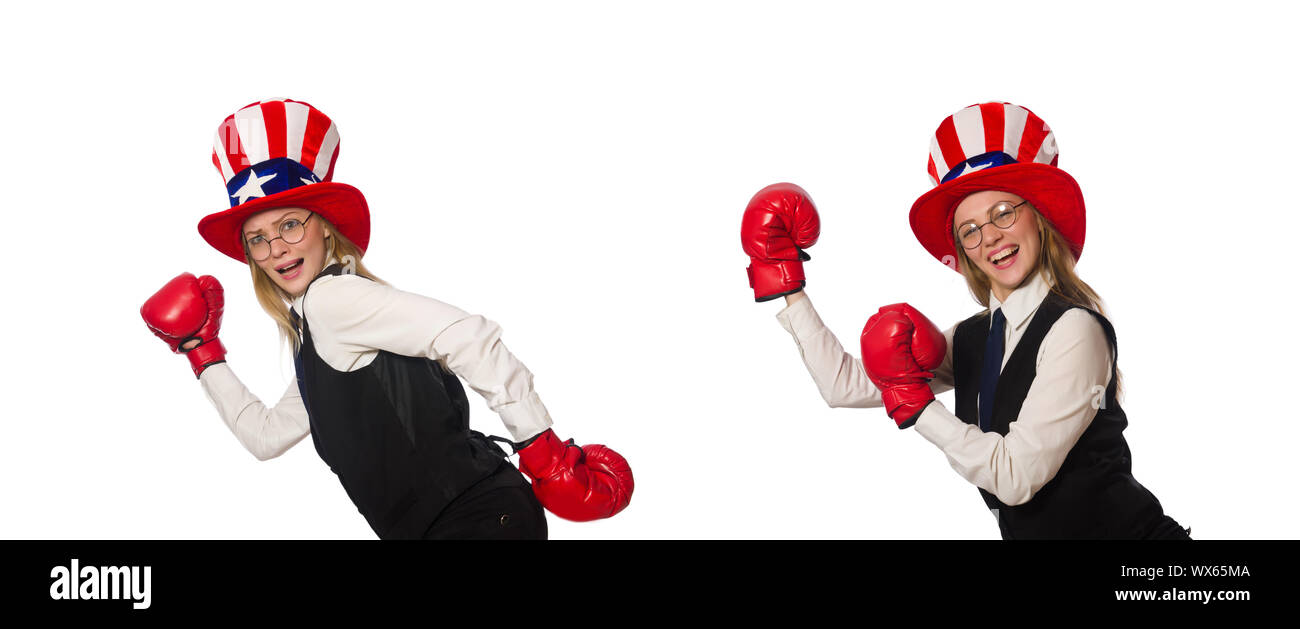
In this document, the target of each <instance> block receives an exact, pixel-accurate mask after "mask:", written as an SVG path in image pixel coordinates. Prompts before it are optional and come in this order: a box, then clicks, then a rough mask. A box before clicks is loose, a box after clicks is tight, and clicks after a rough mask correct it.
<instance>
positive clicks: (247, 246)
mask: <svg viewBox="0 0 1300 629" xmlns="http://www.w3.org/2000/svg"><path fill="white" fill-rule="evenodd" d="M313 216H316V213H315V212H313V211H311V210H307V218H304V219H302V227H303V230H302V238H299V239H297V240H292V241H291V240H289V239H288V238H285V237H284V234H283V233H281V231H280V228H281V227H284V224H285V223H288V222H289V221H296V220H298V219H296V218H293V217H287V218H285V219H284V220H282V221H280V224H279V225H276V227H275V233H276V236H275V237H274V238H267V239H266V256H265V257H261V258H256V257H253V245H252V244H250V243H249V242H248V239H247V238H245V239H244V249H245V250H246V251H248V257H250V258H253V261H254V262H262V261H263V260H266V259H268V258H270V257H271V243H272V242H274V241H276V240H283V241H284V242H285V244H290V245H296V244H298V243H300V242H302V241H303V238H306V237H307V221H310V220H311V219H312V217H313ZM263 235H264V234H262V233H261V232H258V234H257V236H263ZM255 237H256V236H255Z"/></svg>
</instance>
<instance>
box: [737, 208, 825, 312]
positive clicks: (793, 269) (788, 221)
mask: <svg viewBox="0 0 1300 629" xmlns="http://www.w3.org/2000/svg"><path fill="white" fill-rule="evenodd" d="M819 234H821V218H820V217H818V216H817V206H815V205H813V202H812V198H810V197H809V196H808V193H807V192H804V190H803V188H800V187H799V186H796V185H794V184H792V183H778V184H773V185H770V186H768V187H766V188H763V189H762V190H759V191H758V194H756V195H754V198H753V199H750V200H749V206H748V207H746V208H745V218H744V219H743V220H742V221H741V223H740V243H741V245H743V246H744V248H745V253H747V254H749V263H750V264H749V269H748V271H749V286H750V288H753V289H754V301H768V300H769V299H776V298H777V297H781V296H783V295H790V294H793V293H797V292H799V291H801V290H803V286H804V275H803V263H804V261H805V260H810V259H811V258H810V257H809V256H808V254H807V253H804V251H803V250H804V249H806V248H808V247H811V246H813V245H814V244H816V243H817V236H818V235H819Z"/></svg>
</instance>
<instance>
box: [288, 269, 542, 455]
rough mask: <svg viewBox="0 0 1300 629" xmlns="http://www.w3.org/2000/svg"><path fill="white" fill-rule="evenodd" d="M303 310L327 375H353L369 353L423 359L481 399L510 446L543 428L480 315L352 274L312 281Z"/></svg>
mask: <svg viewBox="0 0 1300 629" xmlns="http://www.w3.org/2000/svg"><path fill="white" fill-rule="evenodd" d="M303 309H304V310H305V311H306V312H305V313H303V316H305V317H306V318H307V323H308V324H309V325H310V326H311V331H312V339H313V342H314V344H315V345H316V350H317V352H318V353H319V354H320V357H321V359H322V360H324V361H325V362H326V363H328V364H329V365H330V366H331V367H334V368H335V369H338V370H340V371H352V370H355V369H359V368H361V367H363V366H365V365H366V364H369V362H370V361H372V360H374V352H375V351H376V350H382V351H387V352H392V353H394V354H400V355H403V356H421V357H425V358H429V359H431V360H436V361H438V362H440V363H442V364H443V365H444V366H446V367H447V369H449V370H450V371H451V372H452V373H454V374H456V375H457V376H459V377H460V378H461V379H463V380H464V381H465V383H466V384H468V385H469V387H470V388H471V389H473V390H474V391H475V392H477V393H478V394H479V395H481V396H483V398H484V399H485V400H486V401H487V403H488V406H489V407H490V408H491V409H492V410H493V411H494V412H496V413H497V414H498V415H500V416H501V421H502V422H503V423H504V424H505V426H506V429H507V430H508V431H509V432H510V434H511V436H512V438H513V439H514V440H515V441H524V440H526V439H529V438H531V437H533V436H535V435H538V434H540V433H542V432H543V431H545V430H546V429H547V428H549V427H550V426H551V417H550V414H549V413H547V411H546V407H545V406H544V405H543V404H542V400H541V398H539V397H538V396H537V393H536V392H535V391H534V390H533V374H532V373H531V372H530V371H528V368H527V367H525V366H524V364H523V363H521V362H520V361H519V360H518V359H516V358H515V357H514V355H513V354H511V353H510V351H509V350H507V349H506V346H505V344H504V343H502V342H501V327H500V326H498V325H497V324H495V323H493V322H491V321H489V320H487V319H485V318H483V317H481V316H478V315H471V314H469V313H467V312H465V311H463V310H461V309H459V308H456V307H455V306H451V305H449V304H445V303H443V302H441V301H438V300H436V299H430V298H428V297H424V296H422V295H416V294H414V293H408V292H404V291H400V290H397V289H396V288H393V287H391V286H386V285H384V284H380V283H378V282H372V281H370V280H367V279H365V278H361V277H357V276H355V275H339V276H331V277H324V278H321V279H319V280H317V281H316V282H315V283H314V284H313V285H312V286H311V288H310V289H309V290H308V292H307V296H306V299H305V300H304V302H303Z"/></svg>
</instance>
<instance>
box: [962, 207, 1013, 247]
mask: <svg viewBox="0 0 1300 629" xmlns="http://www.w3.org/2000/svg"><path fill="white" fill-rule="evenodd" d="M1026 203H1029V201H1021V202H1020V203H1016V204H1014V205H1012V203H1011V202H1010V201H998V202H997V203H994V204H993V207H991V208H989V214H990V215H992V216H993V220H991V221H989V222H987V223H984V224H979V225H977V224H976V223H975V221H971V222H969V223H963V224H962V225H960V226H958V227H957V240H958V241H959V242H961V246H963V247H965V248H967V249H974V248H975V247H978V246H980V243H981V242H984V225H992V226H994V227H996V228H998V229H1002V230H1006V229H1011V226H1012V225H1015V224H1016V215H1017V214H1018V212H1016V208H1018V207H1020V206H1022V205H1024V204H1026Z"/></svg>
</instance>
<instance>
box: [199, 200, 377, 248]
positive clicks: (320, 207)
mask: <svg viewBox="0 0 1300 629" xmlns="http://www.w3.org/2000/svg"><path fill="white" fill-rule="evenodd" d="M280 207H300V208H303V209H306V210H311V211H312V212H315V213H317V214H320V215H321V216H323V217H325V218H326V220H328V221H329V222H330V223H331V224H332V225H334V227H335V228H336V229H338V230H339V231H340V232H342V234H343V235H344V236H346V237H347V239H348V240H350V241H352V242H353V244H355V245H356V246H358V247H360V248H361V251H362V252H363V253H364V252H365V250H366V247H367V246H368V245H369V244H370V208H369V206H367V205H366V197H365V196H363V195H362V194H361V191H360V190H357V189H356V188H353V187H352V186H349V185H347V184H345V183H335V182H333V181H324V182H321V183H314V184H310V185H306V186H299V187H297V188H292V189H290V190H285V191H284V192H279V193H276V194H273V195H270V196H266V197H262V198H260V199H253V200H250V201H247V202H244V203H241V204H239V205H237V206H235V207H232V208H230V209H229V210H224V211H221V212H217V213H215V214H209V215H208V216H205V217H203V220H201V221H199V234H200V235H202V236H203V239H204V240H206V241H208V244H210V245H212V246H213V247H214V248H216V250H217V251H220V252H221V253H224V254H226V255H228V256H230V257H232V258H234V259H236V260H238V261H240V262H244V263H247V262H248V260H247V259H246V258H245V256H244V239H243V236H242V233H241V232H242V231H243V229H244V221H247V220H248V217H250V216H252V215H254V214H256V213H258V212H261V211H263V210H271V209H275V208H280Z"/></svg>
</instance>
